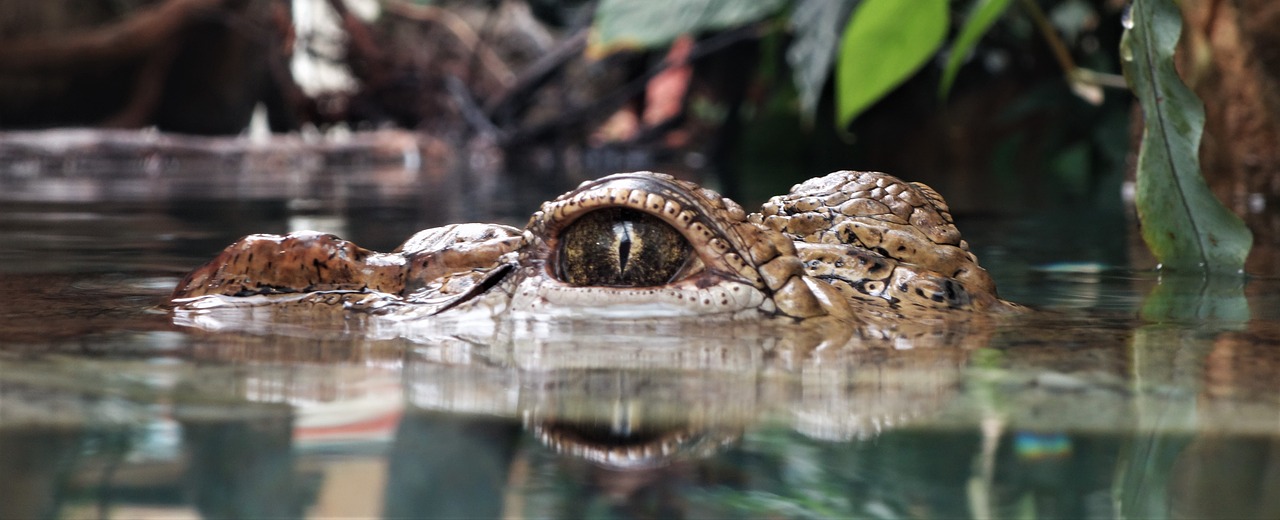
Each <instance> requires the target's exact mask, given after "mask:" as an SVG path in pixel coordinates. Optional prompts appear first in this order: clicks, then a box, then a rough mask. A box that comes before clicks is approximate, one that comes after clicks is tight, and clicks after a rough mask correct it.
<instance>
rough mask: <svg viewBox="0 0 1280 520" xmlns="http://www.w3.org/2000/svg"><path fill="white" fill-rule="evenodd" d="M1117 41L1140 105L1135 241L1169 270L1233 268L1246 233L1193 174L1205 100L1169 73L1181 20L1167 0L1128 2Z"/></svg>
mask: <svg viewBox="0 0 1280 520" xmlns="http://www.w3.org/2000/svg"><path fill="white" fill-rule="evenodd" d="M1127 24H1128V28H1127V29H1126V30H1125V34H1124V38H1123V40H1122V41H1121V43H1120V54H1121V58H1122V60H1121V61H1122V63H1123V64H1124V71H1125V77H1127V78H1128V80H1129V85H1130V87H1131V88H1133V91H1134V93H1135V94H1137V96H1138V102H1139V103H1141V105H1142V113H1143V123H1144V126H1145V128H1144V129H1143V133H1142V148H1141V150H1140V151H1139V153H1138V189H1137V198H1136V203H1137V208H1138V218H1139V221H1140V222H1141V224H1142V239H1143V240H1144V241H1146V243H1147V247H1149V248H1151V252H1152V253H1155V255H1156V258H1157V259H1158V260H1159V261H1160V264H1161V265H1162V266H1163V267H1165V268H1169V269H1181V270H1199V271H1217V272H1239V271H1241V270H1242V269H1243V268H1244V260H1245V257H1246V256H1248V254H1249V248H1250V247H1251V246H1252V244H1253V235H1252V234H1251V233H1250V232H1249V229H1248V228H1247V227H1245V225H1244V223H1243V222H1241V221H1240V218H1239V217H1237V216H1236V215H1235V214H1233V213H1231V212H1230V211H1228V210H1227V208H1225V207H1223V206H1222V204H1221V203H1219V202H1218V199H1216V198H1214V196H1213V193H1211V192H1210V191H1209V188H1208V187H1207V186H1206V185H1205V182H1204V178H1203V177H1201V175H1200V163H1199V150H1200V135H1201V133H1202V132H1203V129H1204V105H1203V104H1201V103H1200V100H1199V99H1198V98H1196V96H1195V94H1194V93H1193V92H1191V90H1190V89H1188V88H1187V87H1186V86H1185V85H1183V84H1182V80H1181V79H1179V77H1178V73H1177V71H1176V70H1174V65H1173V52H1174V48H1175V47H1176V46H1177V43H1178V36H1179V34H1180V33H1181V32H1182V18H1181V15H1180V13H1179V11H1178V6H1177V5H1175V4H1174V1H1173V0H1134V2H1133V5H1132V7H1131V9H1130V12H1129V19H1128V22H1127Z"/></svg>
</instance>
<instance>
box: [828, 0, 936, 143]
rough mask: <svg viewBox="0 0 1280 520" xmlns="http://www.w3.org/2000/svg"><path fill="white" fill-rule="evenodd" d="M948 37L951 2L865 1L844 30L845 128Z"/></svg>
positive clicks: (839, 104) (839, 93)
mask: <svg viewBox="0 0 1280 520" xmlns="http://www.w3.org/2000/svg"><path fill="white" fill-rule="evenodd" d="M946 34H947V0H865V1H863V2H862V3H861V4H859V5H858V8H857V10H855V11H854V12H853V16H852V17H850V19H849V25H848V27H845V30H844V37H843V38H842V41H841V43H840V58H839V61H838V62H837V64H836V88H837V90H836V115H837V116H838V121H839V123H840V126H841V127H845V126H848V125H849V122H851V121H853V118H855V117H857V116H858V114H861V113H862V111H863V110H866V109H867V107H869V106H871V104H872V103H875V102H876V101H877V100H879V99H880V98H881V97H884V95H885V94H887V93H889V91H891V90H893V88H894V87H897V86H898V85H899V84H901V83H902V82H903V81H906V79H907V78H909V77H910V76H911V74H912V73H914V72H915V71H916V70H918V69H919V68H920V67H921V66H923V65H924V64H925V62H927V61H928V60H929V57H930V56H933V53H934V52H936V51H937V50H938V47H941V46H942V40H943V38H944V37H946Z"/></svg>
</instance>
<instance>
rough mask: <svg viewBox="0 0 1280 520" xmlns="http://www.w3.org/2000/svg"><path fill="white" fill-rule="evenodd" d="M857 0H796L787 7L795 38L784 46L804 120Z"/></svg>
mask: <svg viewBox="0 0 1280 520" xmlns="http://www.w3.org/2000/svg"><path fill="white" fill-rule="evenodd" d="M858 1H859V0H796V5H795V8H793V9H792V11H791V29H792V31H793V32H794V33H795V39H793V40H792V41H791V45H790V46H788V47H787V63H789V64H791V76H792V78H793V79H794V80H795V83H796V91H797V92H799V94H800V109H801V112H802V113H803V114H804V116H805V118H806V119H807V120H812V119H813V114H814V112H815V111H817V108H818V98H819V97H821V96H822V87H823V86H824V85H826V83H827V76H828V75H829V74H830V73H831V64H832V62H834V61H835V56H836V49H838V48H839V47H838V46H837V43H839V41H840V30H841V29H843V28H844V24H845V21H846V20H848V19H849V13H851V12H852V11H853V8H854V6H856V5H857V4H858Z"/></svg>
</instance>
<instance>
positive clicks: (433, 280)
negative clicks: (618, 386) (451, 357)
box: [173, 171, 1014, 321]
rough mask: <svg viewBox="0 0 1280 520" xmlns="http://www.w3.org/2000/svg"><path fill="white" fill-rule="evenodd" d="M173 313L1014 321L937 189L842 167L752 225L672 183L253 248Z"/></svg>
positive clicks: (595, 185) (649, 176) (248, 241)
mask: <svg viewBox="0 0 1280 520" xmlns="http://www.w3.org/2000/svg"><path fill="white" fill-rule="evenodd" d="M173 301H174V303H175V305H176V306H178V307H180V308H183V307H185V308H199V307H202V306H208V305H259V304H263V303H273V304H275V303H278V304H281V305H285V304H290V305H308V306H312V307H327V308H343V309H347V310H350V311H367V312H374V313H381V314H398V315H403V316H414V317H417V316H434V315H441V314H458V315H463V314H470V313H475V312H479V313H483V314H486V315H510V316H512V317H517V318H532V319H543V318H561V317H586V318H649V317H713V316H714V317H724V318H728V319H737V320H741V319H758V318H761V317H774V318H781V319H790V320H809V319H817V318H830V319H834V320H842V321H858V320H860V319H862V318H865V317H878V318H884V317H889V318H895V317H903V318H907V317H912V316H938V315H954V314H958V313H968V312H972V311H985V310H997V309H1008V308H1013V307H1014V306H1013V305H1012V304H1007V303H1006V302H1003V301H1002V300H1000V299H999V298H998V297H997V296H996V292H995V286H994V284H993V283H992V281H991V278H990V276H989V275H988V274H987V273H986V271H985V270H983V269H982V268H981V267H979V266H978V263H977V259H976V258H975V257H974V255H973V254H972V253H970V252H969V250H968V245H967V244H966V243H965V242H964V241H963V240H961V238H960V233H959V231H958V230H957V229H956V228H955V226H954V224H953V223H952V219H951V215H950V213H949V211H948V209H947V206H946V204H945V202H944V201H943V200H942V198H941V197H940V196H939V195H938V194H937V193H936V192H934V191H933V190H932V189H930V188H929V187H927V186H925V185H923V184H918V183H907V182H903V181H901V180H899V179H896V178H894V177H892V176H889V175H886V174H883V173H875V172H851V171H842V172H836V173H832V174H830V175H827V176H825V177H820V178H816V179H811V180H809V181H807V182H805V183H802V184H799V185H797V186H795V187H794V188H793V189H792V191H791V193H789V194H787V195H783V196H779V197H774V198H773V199H771V200H770V201H769V202H768V203H766V204H765V205H764V207H763V208H762V210H761V211H760V212H758V213H752V214H747V213H746V212H745V211H744V210H743V209H742V207H741V206H739V205H738V204H737V203H735V202H733V201H731V200H729V199H726V198H724V197H721V196H720V195H719V194H717V193H715V192H714V191H711V190H708V189H705V188H701V187H699V186H697V185H695V184H693V183H689V182H685V181H680V180H677V179H674V178H672V177H670V176H668V175H663V174H656V173H650V172H636V173H623V174H615V175H610V176H608V177H604V178H601V179H598V180H595V181H589V182H586V183H583V184H582V185H580V186H579V187H578V188H577V189H575V190H573V191H570V192H569V193H566V194H564V195H562V196H560V197H558V198H556V199H555V200H552V201H549V202H546V203H544V204H543V205H542V207H541V208H540V209H539V210H538V211H537V212H536V213H534V214H533V216H532V217H531V218H530V220H529V223H528V225H527V226H526V227H525V229H523V230H519V229H516V228H512V227H509V226H502V225H496V224H456V225H451V226H445V227H440V228H433V229H429V230H426V231H422V232H419V233H418V234H416V235H414V236H413V237H411V238H410V239H409V240H408V241H406V242H405V243H404V244H403V245H401V246H400V247H399V248H397V249H396V250H395V251H392V252H390V253H376V252H372V251H369V250H365V249H362V248H360V247H358V246H356V245H354V244H351V243H350V242H346V241H344V240H341V239H339V238H337V237H334V236H332V235H324V234H317V233H294V234H290V235H286V236H275V235H253V236H249V237H245V238H244V239H241V240H240V241H239V242H237V243H235V244H232V245H231V246H230V247H228V248H227V249H226V250H224V251H223V252H222V253H221V254H219V255H218V256H217V257H216V258H215V259H213V260H212V261H211V262H209V263H208V264H206V265H204V266H202V267H200V268H198V269H196V270H195V271H193V272H192V273H191V274H189V275H188V276H187V277H186V278H185V279H183V280H182V282H181V283H180V284H179V285H178V287H177V288H176V289H175V291H174V293H173Z"/></svg>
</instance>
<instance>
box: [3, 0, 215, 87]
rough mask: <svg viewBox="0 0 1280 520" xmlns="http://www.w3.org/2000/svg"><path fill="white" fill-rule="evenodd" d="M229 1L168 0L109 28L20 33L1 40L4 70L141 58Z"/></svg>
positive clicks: (51, 68)
mask: <svg viewBox="0 0 1280 520" xmlns="http://www.w3.org/2000/svg"><path fill="white" fill-rule="evenodd" d="M227 2H228V0H168V1H166V2H164V3H162V4H160V5H158V6H155V7H151V8H147V9H141V10H139V11H138V12H137V13H136V14H134V15H133V16H130V17H128V18H126V19H125V20H123V21H121V22H119V23H116V24H113V25H109V26H106V27H102V28H98V29H94V30H91V31H88V32H84V33H79V34H70V35H68V34H48V35H43V36H38V37H30V38H19V39H17V40H13V41H7V42H4V44H3V45H0V71H4V72H57V71H63V70H67V69H73V68H76V67H82V66H94V67H102V66H104V65H110V64H113V63H117V62H120V61H124V60H127V59H132V58H136V57H138V56H140V55H142V54H144V53H146V52H149V51H151V50H152V49H154V48H156V47H158V46H161V45H165V44H168V43H171V42H172V41H173V40H172V38H173V36H174V35H175V34H177V32H178V31H179V30H181V29H182V27H183V26H184V25H186V23H187V21H188V20H191V19H192V18H195V17H196V16H199V15H201V14H206V13H210V12H213V11H216V10H217V9H219V8H221V7H223V5H224V4H226V3H227Z"/></svg>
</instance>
